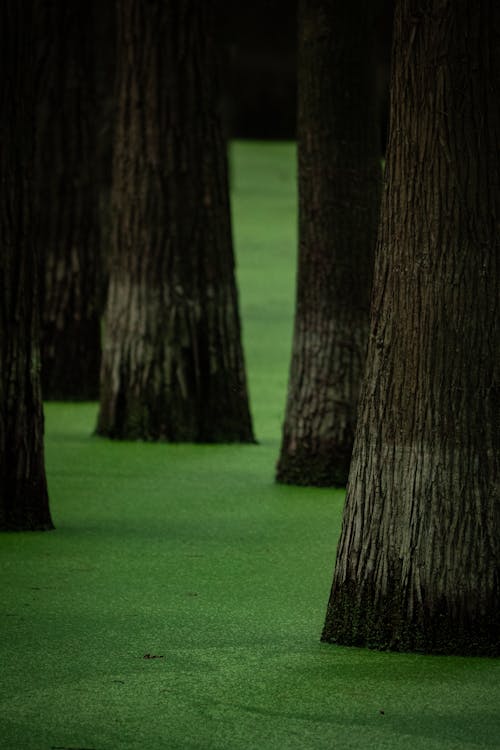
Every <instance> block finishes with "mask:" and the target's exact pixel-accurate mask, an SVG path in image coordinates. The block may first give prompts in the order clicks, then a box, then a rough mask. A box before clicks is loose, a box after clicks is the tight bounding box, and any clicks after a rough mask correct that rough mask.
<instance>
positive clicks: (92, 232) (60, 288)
mask: <svg viewBox="0 0 500 750" xmlns="http://www.w3.org/2000/svg"><path fill="white" fill-rule="evenodd" d="M43 7H44V11H45V12H44V17H43V18H42V20H41V25H40V30H39V34H40V37H41V43H42V44H43V45H44V51H45V54H46V65H47V76H46V78H45V81H44V82H45V86H43V87H42V89H41V92H39V100H40V103H39V111H38V120H39V144H38V145H39V148H38V158H37V162H36V184H37V198H38V200H37V224H38V236H39V242H40V248H41V261H42V269H43V270H42V279H41V281H42V337H41V350H42V391H43V396H44V398H45V399H60V400H87V399H88V400H90V399H97V397H98V393H99V367H100V357H101V340H100V337H101V332H100V317H101V304H102V302H101V301H102V286H103V272H102V268H101V266H102V264H101V262H100V247H99V245H100V238H99V189H98V188H99V184H98V180H97V179H96V175H97V130H98V129H97V122H96V120H97V118H96V115H97V108H96V92H95V70H94V50H93V45H92V44H91V38H92V33H93V25H92V9H91V7H90V6H89V3H86V2H83V0H78V2H72V3H67V2H64V1H63V0H54V1H53V2H49V3H44V5H43Z"/></svg>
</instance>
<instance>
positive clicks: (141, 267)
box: [97, 0, 253, 442]
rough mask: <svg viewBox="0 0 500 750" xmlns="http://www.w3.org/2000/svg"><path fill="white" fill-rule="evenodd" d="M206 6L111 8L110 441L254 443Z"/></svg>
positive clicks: (106, 361)
mask: <svg viewBox="0 0 500 750" xmlns="http://www.w3.org/2000/svg"><path fill="white" fill-rule="evenodd" d="M209 6H210V3H195V4H192V3H189V2H187V0H170V1H169V2H160V0H154V1H152V2H148V3H143V2H140V1H139V0H125V1H124V2H121V3H119V5H118V11H119V12H118V25H119V29H118V42H117V44H118V59H119V69H118V71H117V75H118V92H119V94H118V96H119V101H118V122H117V129H116V134H115V157H114V177H113V211H114V219H113V231H112V234H113V238H112V245H113V248H112V251H113V258H112V268H111V275H110V287H109V296H108V304H107V310H106V317H105V344H104V352H103V364H102V370H101V406H100V414H99V420H98V426H97V432H98V433H99V434H101V435H107V436H109V437H113V438H122V439H145V440H149V439H151V440H170V441H193V442H196V441H200V442H232V441H242V442H251V441H253V434H252V427H251V420H250V414H249V407H248V399H247V390H246V382H245V372H244V363H243V353H242V347H241V342H240V321H239V315H238V301H237V291H236V284H235V278H234V261H233V250H232V240H231V226H230V213H229V200H228V186H227V169H226V153H225V143H224V142H223V139H222V130H221V123H220V118H219V115H218V112H217V96H218V93H217V90H216V88H215V85H214V79H215V69H214V62H213V54H214V50H213V44H212V33H211V28H210V21H211V14H210V12H209Z"/></svg>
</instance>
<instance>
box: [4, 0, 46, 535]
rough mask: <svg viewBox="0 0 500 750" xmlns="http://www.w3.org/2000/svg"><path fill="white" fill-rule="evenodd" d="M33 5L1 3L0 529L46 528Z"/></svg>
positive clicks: (13, 0) (9, 0)
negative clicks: (34, 178)
mask: <svg viewBox="0 0 500 750" xmlns="http://www.w3.org/2000/svg"><path fill="white" fill-rule="evenodd" d="M33 14H34V4H33V3H32V2H31V1H30V0H23V2H17V1H16V0H6V2H5V3H2V4H1V6H0V62H1V70H2V85H1V86H0V143H1V148H0V179H1V183H2V196H3V199H2V201H1V204H0V244H1V253H0V279H1V283H2V295H1V302H0V529H1V530H45V529H51V528H53V526H52V520H51V517H50V512H49V504H48V495H47V483H46V478H45V466H44V452H43V412H42V401H41V392H40V353H39V318H38V305H37V301H38V289H37V282H38V278H37V270H38V269H37V256H36V252H35V251H36V247H35V243H34V239H35V237H34V233H33V185H32V170H33V154H34V150H33V125H34V96H35V70H36V64H35V58H34V52H33V47H34V44H33V43H34V34H33Z"/></svg>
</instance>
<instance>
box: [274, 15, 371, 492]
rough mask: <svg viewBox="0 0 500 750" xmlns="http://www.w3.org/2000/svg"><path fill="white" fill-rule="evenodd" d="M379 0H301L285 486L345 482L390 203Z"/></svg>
mask: <svg viewBox="0 0 500 750" xmlns="http://www.w3.org/2000/svg"><path fill="white" fill-rule="evenodd" d="M375 8H376V3H374V2H373V1H372V0H357V1H356V2H351V3H343V2H339V0H300V2H299V88H298V100H299V111H298V155H299V259H298V274H297V303H296V315H295V330H294V340H293V352H292V361H291V367H290V379H289V385H288V400H287V407H286V416H285V422H284V426H283V439H282V446H281V455H280V458H279V462H278V468H277V479H278V481H280V482H286V483H290V484H306V485H307V484H311V485H345V483H346V481H347V475H348V471H349V462H350V458H351V452H352V444H353V439H354V427H355V419H356V409H357V401H358V392H359V386H360V380H361V375H362V370H363V366H364V360H365V353H366V343H367V340H368V328H369V308H370V292H371V283H372V271H373V256H374V250H375V242H376V233H377V222H378V214H379V206H380V203H379V201H380V184H381V167H380V138H379V123H378V111H377V102H376V87H375V63H374V27H373V22H374V15H375Z"/></svg>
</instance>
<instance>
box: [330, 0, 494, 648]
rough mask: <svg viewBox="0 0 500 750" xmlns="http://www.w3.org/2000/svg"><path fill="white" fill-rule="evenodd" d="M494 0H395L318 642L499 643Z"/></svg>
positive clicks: (382, 645) (470, 645)
mask: <svg viewBox="0 0 500 750" xmlns="http://www.w3.org/2000/svg"><path fill="white" fill-rule="evenodd" d="M499 100H500V6H499V5H498V3H496V2H494V0H456V2H453V3H452V2H443V0H433V1H432V2H425V3H424V2H422V1H421V0H400V1H399V2H398V4H397V10H396V20H395V46H394V59H393V83H392V112H391V125H390V137H389V147H388V164H387V171H386V175H387V177H386V181H385V190H384V200H383V206H382V216H381V229H380V234H379V244H378V250H377V264H376V271H375V283H374V298H373V305H372V323H371V333H370V342H369V353H368V360H367V372H366V376H365V381H364V386H363V393H362V397H361V402H360V415H359V421H358V428H357V434H356V442H355V448H354V454H353V462H352V467H351V473H350V475H349V488H348V493H347V501H346V507H345V512H344V521H343V527H342V534H341V539H340V544H339V548H338V553H337V561H336V567H335V574H334V580H333V587H332V592H331V597H330V602H329V605H328V611H327V617H326V623H325V628H324V632H323V640H326V641H332V642H337V643H342V644H348V645H350V644H352V645H367V646H372V647H378V648H390V649H395V650H422V651H427V652H438V653H459V654H484V655H495V654H496V655H498V654H500V616H499V609H498V602H499V601H500V485H499V478H500V474H499V468H500V467H499V462H500V356H499V353H500V247H499V234H498V227H499V222H500V191H499V185H500V149H499V144H500V108H499V106H498V102H499Z"/></svg>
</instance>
